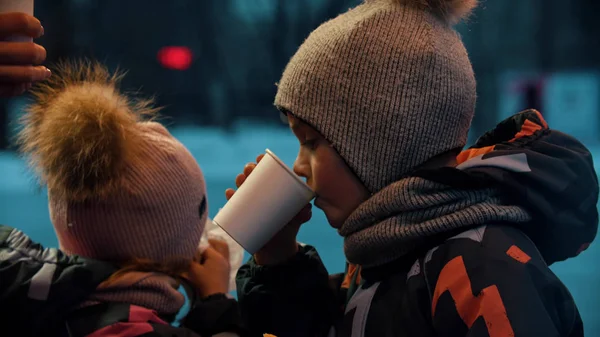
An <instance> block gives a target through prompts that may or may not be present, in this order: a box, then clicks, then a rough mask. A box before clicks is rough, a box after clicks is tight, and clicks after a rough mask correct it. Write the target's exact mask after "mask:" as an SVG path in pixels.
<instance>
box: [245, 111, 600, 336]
mask: <svg viewBox="0 0 600 337" xmlns="http://www.w3.org/2000/svg"><path fill="white" fill-rule="evenodd" d="M461 156H462V157H463V158H465V157H466V158H467V159H468V160H466V161H465V162H463V163H461V165H460V167H457V168H442V169H436V170H427V171H419V172H415V175H417V176H420V177H424V178H427V179H431V180H435V181H438V182H442V183H444V184H447V185H448V186H452V187H456V188H470V187H473V186H476V185H477V186H478V185H481V184H484V185H486V184H491V185H494V186H496V187H498V188H500V189H501V190H502V191H503V195H504V197H505V198H506V200H510V202H511V203H516V204H518V205H522V206H523V207H524V208H526V209H527V211H528V212H529V213H530V214H531V215H532V221H529V222H527V223H523V224H519V225H517V224H512V223H481V224H479V225H478V226H474V227H473V228H469V229H467V230H461V231H459V232H455V233H447V234H446V235H440V236H438V237H435V238H432V239H431V240H429V241H430V242H426V243H425V244H423V245H422V246H420V247H419V248H418V249H415V250H414V251H413V252H412V253H410V254H407V255H405V256H403V257H402V258H400V259H398V260H396V261H393V262H392V263H389V264H386V265H383V266H378V267H371V268H361V267H360V266H356V265H351V264H347V266H346V271H345V273H344V274H340V275H328V274H327V271H326V269H325V267H324V266H323V264H322V262H321V260H320V258H319V256H318V254H317V252H316V250H315V249H314V248H313V247H311V246H302V247H300V250H299V252H298V254H297V255H296V256H295V257H294V258H293V259H291V260H290V261H288V262H287V263H285V264H282V265H277V266H260V265H257V264H256V262H255V261H254V260H250V261H249V262H248V263H247V264H246V265H244V266H243V267H242V268H241V269H240V271H239V272H238V276H237V281H238V298H239V300H240V305H241V308H242V312H243V314H244V321H245V322H246V323H247V324H248V327H249V328H250V330H251V331H255V332H258V331H260V332H268V333H271V334H274V335H277V336H286V337H292V336H340V337H345V336H348V337H350V336H352V337H355V336H373V337H375V336H376V337H384V336H396V337H402V336H421V337H427V336H469V337H480V336H490V337H500V336H517V337H520V336H523V337H537V336H540V337H549V336H556V337H558V336H583V324H582V321H581V318H580V315H579V312H578V310H577V307H576V305H575V303H574V301H573V298H572V297H571V295H570V293H569V291H568V290H567V288H566V287H565V286H564V284H563V283H561V281H560V280H559V279H558V278H557V277H556V275H555V274H554V273H553V272H552V271H551V270H550V269H549V267H548V266H549V265H550V264H552V263H554V262H556V261H561V260H565V259H567V258H570V257H574V256H576V255H578V254H579V253H580V252H581V251H582V250H584V249H585V248H587V246H588V245H589V244H590V243H591V242H592V240H593V239H594V238H595V235H596V231H597V225H598V213H597V209H596V203H597V201H598V180H597V176H596V173H595V171H594V167H593V161H592V158H591V154H590V152H589V151H588V150H587V149H586V148H585V147H584V146H583V145H582V144H581V143H580V142H578V141H577V140H575V139H574V138H572V137H570V136H568V135H565V134H563V133H560V132H558V131H554V130H550V129H549V128H548V126H547V124H546V123H545V121H544V120H543V119H542V117H541V115H540V114H539V113H538V112H537V111H534V110H530V111H525V112H523V113H520V114H517V115H515V116H513V117H511V118H509V119H507V120H506V121H504V122H502V123H500V124H499V125H498V126H497V127H496V128H495V129H494V130H492V131H490V132H488V133H486V134H485V135H484V136H483V137H481V138H480V139H479V140H478V141H477V143H476V144H475V145H474V146H473V147H472V148H470V149H468V150H466V151H465V152H463V153H462V154H461Z"/></svg>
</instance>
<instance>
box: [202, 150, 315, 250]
mask: <svg viewBox="0 0 600 337" xmlns="http://www.w3.org/2000/svg"><path fill="white" fill-rule="evenodd" d="M314 196H315V193H314V192H313V191H312V190H311V189H310V187H308V185H306V183H305V182H304V181H303V180H302V179H301V178H300V177H299V176H297V175H296V174H295V173H294V172H293V171H292V170H291V169H290V168H289V167H287V166H286V165H285V164H284V163H283V162H282V161H281V160H280V159H279V158H277V156H275V154H274V153H273V152H271V151H270V150H269V149H267V154H266V155H265V156H264V157H263V159H262V160H261V161H260V163H258V165H256V167H255V168H254V170H253V171H252V174H250V175H249V176H248V178H247V179H246V181H245V182H244V183H243V184H242V186H241V187H240V188H239V189H238V190H237V191H236V192H235V194H234V195H233V197H231V199H229V201H228V202H227V203H226V204H225V206H224V207H223V208H222V209H221V210H220V211H219V213H218V214H217V216H216V217H215V218H214V219H213V221H214V223H215V224H217V225H218V226H219V227H221V228H222V229H223V230H224V231H225V232H227V234H229V235H230V236H231V237H232V238H233V239H234V240H235V241H237V242H238V243H239V244H240V245H241V246H242V247H244V249H245V250H246V251H247V252H248V253H250V254H254V253H256V252H257V251H258V250H259V249H260V248H262V247H263V246H264V245H265V244H266V243H267V242H268V241H269V240H270V239H271V238H272V237H273V236H275V234H277V232H279V231H280V230H281V229H282V228H283V227H284V226H285V225H286V224H287V223H288V222H290V220H292V218H293V217H294V216H295V215H296V214H298V212H300V210H301V209H302V208H303V207H304V206H306V204H308V203H309V202H310V201H311V200H312V199H313V198H314Z"/></svg>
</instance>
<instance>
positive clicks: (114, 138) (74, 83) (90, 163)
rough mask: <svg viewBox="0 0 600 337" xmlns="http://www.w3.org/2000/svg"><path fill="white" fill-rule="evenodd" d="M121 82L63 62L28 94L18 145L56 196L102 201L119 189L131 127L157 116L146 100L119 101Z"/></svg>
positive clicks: (135, 139)
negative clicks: (30, 97)
mask: <svg viewBox="0 0 600 337" xmlns="http://www.w3.org/2000/svg"><path fill="white" fill-rule="evenodd" d="M121 78H122V74H120V73H118V72H117V73H115V74H111V73H109V71H108V70H107V69H106V68H105V67H104V66H103V65H101V64H99V63H95V62H84V61H82V62H72V63H67V62H65V63H62V64H60V65H59V66H58V67H56V69H55V70H54V75H53V76H52V77H51V79H50V80H49V81H48V82H46V83H43V84H41V85H40V86H38V87H37V88H36V89H34V92H33V94H34V97H35V103H34V104H32V105H30V106H29V107H28V109H27V111H26V114H25V116H24V117H23V119H22V124H23V130H22V131H21V133H20V134H19V139H18V142H19V145H20V146H21V151H22V152H23V153H24V154H26V155H28V157H29V159H30V163H31V166H32V167H33V168H34V169H35V170H36V171H37V173H38V175H39V177H40V179H41V182H42V183H43V184H46V185H48V187H49V188H51V189H52V192H53V193H55V194H56V195H60V196H63V197H68V198H69V199H70V200H73V201H81V200H85V199H87V198H90V197H98V198H102V197H103V196H106V195H107V194H109V193H111V191H113V190H114V189H115V188H116V187H117V186H118V185H119V179H120V178H121V177H122V174H121V171H122V170H123V169H124V166H125V160H126V159H127V158H132V157H134V156H135V150H136V148H137V147H138V143H139V135H138V133H139V131H138V129H139V128H138V127H137V123H138V122H139V121H141V120H142V119H143V118H144V117H146V116H154V115H155V114H156V112H157V110H158V109H155V108H152V107H151V104H152V101H150V100H140V101H132V100H131V99H129V98H127V97H125V96H123V95H121V94H120V93H119V91H118V89H117V87H118V84H119V82H120V79H121Z"/></svg>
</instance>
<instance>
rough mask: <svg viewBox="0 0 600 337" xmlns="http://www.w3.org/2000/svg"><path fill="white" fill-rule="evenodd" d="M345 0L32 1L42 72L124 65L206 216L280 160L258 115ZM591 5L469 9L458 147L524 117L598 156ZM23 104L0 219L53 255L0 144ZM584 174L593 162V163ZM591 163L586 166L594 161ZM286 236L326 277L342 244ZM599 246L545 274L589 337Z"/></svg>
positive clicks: (35, 199)
mask: <svg viewBox="0 0 600 337" xmlns="http://www.w3.org/2000/svg"><path fill="white" fill-rule="evenodd" d="M358 3H359V1H357V0H213V1H209V0H200V1H199V0H170V1H165V0H127V1H117V0H52V1H37V3H36V9H35V13H36V16H37V17H38V18H39V19H40V20H41V21H42V24H43V25H44V27H45V31H46V35H45V36H44V37H43V38H41V39H40V40H39V42H38V43H40V44H42V45H44V46H45V47H46V49H47V51H48V64H52V63H54V62H56V61H57V60H59V59H65V58H79V57H92V58H94V59H97V60H100V61H102V62H104V63H105V64H106V65H108V66H109V67H110V68H111V69H115V68H116V67H120V68H121V69H124V70H127V71H128V75H127V77H126V78H125V80H124V83H123V85H124V88H125V89H127V90H130V91H134V92H140V93H142V94H144V95H146V96H155V97H156V100H157V102H158V104H159V105H161V106H165V109H164V110H163V116H164V118H163V120H162V121H163V122H164V123H166V124H167V125H168V126H169V128H170V129H171V131H172V133H173V134H174V135H175V136H176V137H177V138H179V139H180V140H181V141H182V142H183V143H184V144H185V145H186V146H187V147H188V148H189V149H190V151H191V152H192V153H193V154H194V156H195V157H196V159H197V160H198V162H199V163H200V165H201V166H202V168H203V170H204V172H205V175H206V178H207V181H208V193H209V203H210V215H211V216H214V215H215V214H216V212H217V211H218V209H219V207H221V206H222V205H223V204H224V203H225V195H224V191H225V189H226V188H228V187H231V186H232V185H233V184H234V178H235V176H236V174H238V173H239V172H240V171H241V170H242V168H243V165H244V164H245V163H246V162H249V161H253V160H254V158H255V157H256V156H257V155H258V154H259V153H261V152H263V151H264V150H265V148H270V149H271V150H273V151H274V152H275V153H276V154H278V155H279V156H280V157H281V158H282V159H283V160H284V161H285V162H286V163H288V164H290V165H291V164H292V163H293V160H294V158H295V155H296V151H297V144H296V140H295V138H294V137H293V135H292V134H291V132H289V131H288V130H287V127H286V126H285V125H283V124H282V123H281V122H280V120H279V115H278V113H277V111H276V110H275V109H274V108H273V107H272V101H273V98H274V95H275V90H276V88H275V83H276V82H277V81H278V80H279V76H280V75H281V73H282V71H283V69H284V67H285V65H286V63H287V61H288V60H289V58H290V57H291V56H292V55H293V53H294V52H295V50H296V48H297V47H298V46H299V45H300V44H301V43H302V41H303V40H304V39H305V38H306V37H307V36H308V34H309V33H310V31H311V30H313V29H314V28H316V27H317V26H318V25H319V24H320V23H321V22H323V21H325V20H327V19H329V18H333V17H334V16H336V15H337V14H339V13H341V12H343V11H345V10H347V9H348V8H349V7H352V6H355V5H356V4H358ZM598 10H600V2H598V1H593V0H577V1H564V0H501V1H482V3H481V5H480V7H479V8H478V9H477V10H476V12H475V15H474V16H473V17H472V18H471V19H470V20H469V21H468V22H467V23H463V24H461V25H460V26H459V27H458V29H459V31H460V32H461V34H462V35H463V37H464V41H465V44H466V46H467V49H468V50H469V53H470V56H471V60H472V62H473V66H474V69H475V72H476V76H477V80H478V95H479V99H478V105H477V115H476V118H475V120H474V122H473V128H472V132H471V141H474V140H475V139H476V137H477V136H478V135H480V134H482V133H483V132H485V131H486V130H487V129H489V128H492V127H493V126H494V125H495V124H496V123H497V122H499V121H500V120H502V119H504V118H505V117H508V116H509V115H511V114H514V113H516V112H518V111H520V110H523V109H525V108H537V109H539V110H540V111H542V113H543V114H544V116H545V117H546V119H547V121H548V123H549V124H550V126H551V127H553V128H556V129H560V130H561V131H564V132H567V133H570V134H572V135H575V136H577V137H578V138H579V139H580V140H582V141H583V142H584V143H585V144H586V145H588V146H589V147H590V148H591V149H592V150H593V152H594V153H595V156H596V157H600V136H599V134H600V99H599V97H600V76H599V75H600V74H599V72H600V39H599V38H598V36H600V20H598V19H597V16H596V14H595V13H597V12H598ZM27 100H28V97H27V96H24V97H20V98H15V99H5V100H1V101H0V223H2V224H6V225H10V226H13V227H18V228H20V229H23V230H24V231H25V232H26V233H28V234H30V235H31V236H32V237H33V239H35V240H38V241H40V242H42V243H43V244H45V245H48V246H56V244H57V243H56V238H55V236H54V232H53V230H52V226H51V224H50V221H49V216H48V211H47V197H46V194H45V193H46V192H45V191H44V190H43V189H41V188H39V187H36V185H35V182H34V180H33V179H32V176H31V174H30V172H29V171H28V170H27V168H26V166H25V163H24V161H23V160H22V159H20V158H19V157H18V156H17V154H15V152H14V151H13V148H11V145H10V144H11V138H12V137H13V136H14V134H15V130H17V126H16V125H15V121H16V119H17V118H18V117H19V115H21V114H22V109H23V106H24V105H25V104H26V103H27ZM596 165H598V163H597V162H596ZM596 167H598V166H596ZM300 240H301V241H303V242H308V243H311V244H313V245H315V246H317V248H318V249H319V251H320V254H321V255H322V257H323V259H324V261H325V264H326V266H327V267H328V268H329V271H330V272H340V271H342V270H343V267H344V261H345V260H344V256H343V252H342V240H341V238H339V237H338V235H337V233H336V232H335V231H334V230H332V229H331V228H330V227H329V226H328V224H327V222H326V220H325V217H324V216H323V215H322V214H321V213H320V211H318V210H317V211H316V212H315V216H314V217H313V220H311V222H309V223H308V224H307V225H305V226H304V227H303V229H302V230H301V234H300ZM599 246H600V244H598V243H597V242H595V243H593V244H592V245H591V247H590V249H588V250H587V251H586V252H584V253H583V254H581V256H580V257H578V258H577V259H575V260H572V261H566V262H561V263H557V264H556V265H554V266H552V269H553V270H554V271H555V272H556V273H557V274H558V275H559V277H560V278H561V279H562V280H563V282H564V283H565V284H566V285H567V286H568V287H569V289H570V290H571V292H572V294H573V296H574V298H575V301H576V302H577V304H578V306H579V309H580V311H581V315H582V317H583V319H584V324H585V329H586V332H587V336H600V323H597V322H596V320H595V318H597V317H599V316H600V289H599V287H600V263H598V260H599V259H600V247H599Z"/></svg>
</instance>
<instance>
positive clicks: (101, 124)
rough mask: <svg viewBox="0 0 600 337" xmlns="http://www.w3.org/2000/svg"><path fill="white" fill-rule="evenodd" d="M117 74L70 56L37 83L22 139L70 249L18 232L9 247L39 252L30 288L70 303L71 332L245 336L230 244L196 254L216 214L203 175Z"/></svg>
mask: <svg viewBox="0 0 600 337" xmlns="http://www.w3.org/2000/svg"><path fill="white" fill-rule="evenodd" d="M119 79H120V76H119V75H112V74H110V73H109V72H108V71H107V70H106V69H105V68H104V67H103V66H101V65H100V64H95V63H83V62H82V63H79V64H65V65H63V66H61V67H59V69H58V72H57V73H56V74H55V76H53V77H52V80H51V81H49V82H47V83H44V84H42V85H41V86H40V87H39V88H37V89H36V90H34V95H35V103H34V104H32V105H31V106H30V107H29V109H28V111H27V113H26V115H25V117H24V119H23V124H24V128H23V129H22V131H21V132H20V135H19V136H20V137H19V140H20V144H21V146H22V151H23V152H24V153H25V154H26V155H27V156H28V157H29V159H30V162H31V165H32V167H33V168H34V169H35V170H36V172H37V174H38V176H39V178H40V180H41V182H42V183H44V184H45V185H46V186H47V188H48V201H49V209H50V217H51V220H52V224H53V226H54V230H55V232H56V234H57V237H58V241H59V244H60V249H61V251H52V250H50V251H48V250H46V251H38V250H35V249H33V248H32V244H31V242H30V241H29V240H28V239H27V238H26V237H24V235H23V234H22V233H20V232H18V231H14V230H13V231H10V232H7V233H5V234H6V235H5V236H4V240H3V241H4V243H5V244H3V247H2V248H3V249H4V250H6V251H18V252H30V253H28V256H31V254H34V255H35V258H30V260H32V263H30V265H32V266H37V265H39V263H37V262H39V261H44V264H43V267H41V268H40V270H39V271H38V272H37V273H36V274H35V276H32V277H31V280H30V283H31V286H30V288H29V290H28V292H29V295H28V296H29V297H31V298H34V299H36V300H37V301H38V302H39V301H41V302H44V301H54V303H55V305H56V309H57V310H63V311H66V313H64V312H63V314H58V313H55V317H61V319H62V318H64V320H63V321H62V322H58V323H56V324H55V325H58V326H59V327H62V328H63V329H64V331H65V332H66V333H67V334H68V335H69V336H84V335H86V336H87V335H93V336H123V337H125V336H142V335H144V336H146V335H152V336H198V335H203V336H204V335H214V334H217V333H222V332H227V333H232V334H234V335H238V334H241V333H242V332H243V330H242V327H241V325H240V323H239V316H238V315H239V314H238V309H237V302H236V301H235V300H233V299H231V298H229V297H228V296H227V295H226V293H227V292H228V284H229V269H230V267H229V262H228V248H227V244H226V243H224V242H219V241H211V246H210V247H209V248H207V249H206V250H205V251H204V252H202V253H200V252H199V251H198V245H199V243H200V239H201V236H202V233H203V230H204V227H205V223H206V219H207V215H208V204H207V199H206V187H205V182H204V176H203V174H202V171H201V169H200V167H199V166H198V164H197V163H196V161H195V159H194V158H193V156H192V155H191V154H190V153H189V151H188V150H187V149H186V148H185V146H184V145H183V144H181V143H180V142H179V141H177V140H176V139H175V138H173V137H172V136H171V135H170V133H169V132H168V131H167V129H166V128H165V127H164V126H162V125H161V124H159V123H157V122H155V121H152V120H151V119H152V118H153V117H154V116H155V114H156V112H157V109H155V108H153V107H152V106H151V102H150V101H146V100H133V99H131V98H128V97H126V96H124V95H123V94H121V93H120V92H119V90H118V82H119ZM63 252H64V253H66V254H67V255H68V256H80V257H84V258H86V259H88V260H78V259H69V258H68V257H65V255H64V254H63ZM40 254H41V255H40ZM90 259H91V260H90ZM9 260H10V259H9ZM82 261H84V262H82ZM85 261H88V262H85ZM90 261H98V262H90ZM5 262H7V261H5ZM15 265H16V264H13V268H21V269H22V268H23V266H16V267H15ZM65 265H66V266H67V268H65ZM21 269H19V270H21ZM65 269H67V270H65ZM68 269H71V270H68ZM57 270H58V272H60V273H61V274H60V276H61V279H60V280H57V279H55V278H54V276H55V274H54V273H55V272H56V271H57ZM107 273H110V274H109V275H107ZM25 275H27V274H25ZM56 275H59V274H56ZM102 277H104V278H105V279H103V280H102V281H101V283H99V285H97V286H95V289H87V290H88V291H89V293H85V298H82V300H81V302H80V303H70V301H71V300H72V297H76V298H77V297H81V296H82V294H81V292H82V289H80V288H79V287H77V286H75V285H73V286H72V287H69V284H70V283H77V285H79V284H82V283H83V284H85V283H89V284H93V282H98V279H100V278H102ZM17 281H18V280H17ZM22 281H23V280H20V281H19V282H17V283H23V282H22ZM15 286H18V284H17V285H15ZM69 289H75V290H77V292H76V293H74V294H72V293H70V292H69ZM61 290H62V293H61ZM32 296H33V297H32ZM57 298H61V301H57V300H56V299H57ZM67 303H70V304H71V307H68V306H66V304H67ZM47 318H48V319H49V318H50V317H47ZM45 333H46V334H51V332H48V331H46V332H45Z"/></svg>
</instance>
